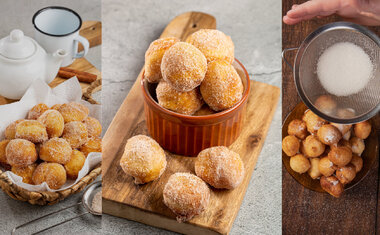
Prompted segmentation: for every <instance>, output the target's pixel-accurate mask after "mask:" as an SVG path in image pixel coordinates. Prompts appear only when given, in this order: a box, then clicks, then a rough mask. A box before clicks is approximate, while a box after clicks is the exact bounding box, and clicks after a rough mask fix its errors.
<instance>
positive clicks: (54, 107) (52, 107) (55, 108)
mask: <svg viewBox="0 0 380 235" xmlns="http://www.w3.org/2000/svg"><path fill="white" fill-rule="evenodd" d="M61 105H62V104H55V105H53V106H51V107H50V109H54V110H57V111H58V110H59V108H60V107H61Z"/></svg>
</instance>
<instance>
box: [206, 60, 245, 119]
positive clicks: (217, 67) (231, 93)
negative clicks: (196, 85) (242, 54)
mask: <svg viewBox="0 0 380 235" xmlns="http://www.w3.org/2000/svg"><path fill="white" fill-rule="evenodd" d="M243 89H244V86H243V83H242V81H241V78H240V76H239V74H238V73H237V72H236V70H235V68H234V67H233V66H232V65H230V64H229V63H228V62H227V61H225V60H215V61H212V62H210V63H209V64H208V68H207V72H206V75H205V79H204V80H203V82H202V84H201V86H200V90H201V94H202V97H203V99H204V101H205V102H206V103H207V104H208V105H209V106H210V108H212V109H213V110H215V111H221V110H225V109H228V108H231V107H232V106H234V105H235V104H236V103H237V102H239V101H240V100H241V98H242V97H243Z"/></svg>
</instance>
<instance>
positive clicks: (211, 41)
mask: <svg viewBox="0 0 380 235" xmlns="http://www.w3.org/2000/svg"><path fill="white" fill-rule="evenodd" d="M186 42H187V43H190V44H192V45H193V46H195V47H196V48H198V49H199V50H200V51H201V52H202V53H203V54H204V55H205V57H206V59H207V62H211V61H214V60H216V59H223V60H226V61H228V62H229V63H230V64H231V63H232V62H233V61H234V43H233V42H232V40H231V37H230V36H227V35H225V34H224V33H223V32H221V31H219V30H216V29H200V30H198V31H196V32H195V33H193V34H191V35H190V36H189V37H188V38H187V39H186Z"/></svg>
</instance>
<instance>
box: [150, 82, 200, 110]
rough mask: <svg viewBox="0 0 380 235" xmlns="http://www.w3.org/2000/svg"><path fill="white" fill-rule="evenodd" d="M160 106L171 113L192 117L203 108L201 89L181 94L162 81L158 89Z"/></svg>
mask: <svg viewBox="0 0 380 235" xmlns="http://www.w3.org/2000/svg"><path fill="white" fill-rule="evenodd" d="M156 94H157V100H158V103H159V105H161V106H162V107H164V108H166V109H169V110H171V111H174V112H177V113H182V114H186V115H191V114H193V113H194V112H195V111H197V110H199V109H200V108H201V107H202V104H203V101H202V96H201V94H200V92H199V89H197V88H195V89H194V90H191V91H187V92H181V91H177V90H176V89H174V88H173V87H172V86H171V85H169V83H167V82H165V81H161V82H160V83H159V84H158V86H157V88H156Z"/></svg>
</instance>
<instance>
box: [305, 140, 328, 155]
mask: <svg viewBox="0 0 380 235" xmlns="http://www.w3.org/2000/svg"><path fill="white" fill-rule="evenodd" d="M302 146H303V150H304V151H305V154H306V156H308V157H319V156H320V155H321V154H322V153H323V152H324V151H325V148H326V146H325V145H324V144H323V143H322V142H321V141H320V140H319V139H318V138H317V137H316V136H313V135H309V136H308V137H306V139H305V140H304V141H302Z"/></svg>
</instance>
